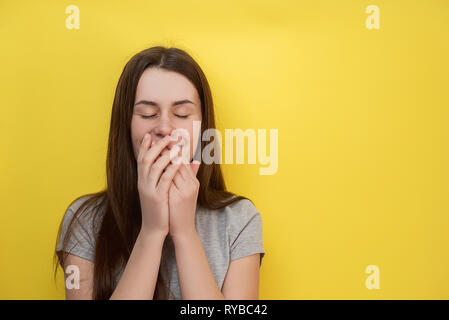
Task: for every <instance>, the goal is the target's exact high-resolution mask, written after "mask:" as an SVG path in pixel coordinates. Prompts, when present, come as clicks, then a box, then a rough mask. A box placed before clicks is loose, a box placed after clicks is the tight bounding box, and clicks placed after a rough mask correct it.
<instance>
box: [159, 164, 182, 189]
mask: <svg viewBox="0 0 449 320" xmlns="http://www.w3.org/2000/svg"><path fill="white" fill-rule="evenodd" d="M180 165H181V163H177V164H176V163H175V164H174V163H171V164H169V165H168V166H167V168H166V170H165V172H164V173H163V174H162V176H161V178H160V180H159V183H158V185H157V188H158V189H159V190H160V191H161V192H167V191H168V189H169V188H170V185H171V182H172V181H173V178H174V177H175V175H176V173H177V172H178V169H179V167H180Z"/></svg>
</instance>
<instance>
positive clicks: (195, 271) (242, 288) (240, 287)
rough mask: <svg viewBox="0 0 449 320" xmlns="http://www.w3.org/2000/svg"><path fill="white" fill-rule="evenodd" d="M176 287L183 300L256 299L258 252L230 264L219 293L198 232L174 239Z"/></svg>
mask: <svg viewBox="0 0 449 320" xmlns="http://www.w3.org/2000/svg"><path fill="white" fill-rule="evenodd" d="M173 243H174V245H175V252H176V265H177V267H178V278H179V285H180V288H181V295H182V298H183V299H184V300H212V299H225V300H257V299H259V297H258V296H259V270H260V253H256V254H252V255H249V256H246V257H242V258H239V259H235V260H233V261H231V262H230V264H229V267H228V271H227V273H226V277H225V279H224V282H223V287H222V290H221V291H220V289H219V288H218V286H217V283H216V282H215V278H214V276H213V274H212V271H211V269H210V267H209V262H208V261H207V258H206V255H205V253H204V250H203V247H202V245H201V241H200V239H199V236H198V233H196V232H194V233H192V234H191V235H190V236H185V237H182V238H180V237H178V238H176V237H174V238H173Z"/></svg>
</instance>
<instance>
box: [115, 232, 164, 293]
mask: <svg viewBox="0 0 449 320" xmlns="http://www.w3.org/2000/svg"><path fill="white" fill-rule="evenodd" d="M164 239H165V235H162V234H161V235H159V234H155V233H153V234H145V233H143V232H140V233H139V236H138V237H137V240H136V243H135V244H134V248H133V251H132V252H131V255H130V257H129V260H128V262H127V264H126V267H125V270H124V271H123V275H122V277H121V278H120V281H119V283H118V284H117V287H116V288H115V290H114V292H113V293H112V296H111V298H110V299H111V300H116V299H131V300H145V299H146V300H151V299H153V295H154V290H155V287H156V282H157V276H158V273H159V266H160V262H161V254H162V247H163V244H164Z"/></svg>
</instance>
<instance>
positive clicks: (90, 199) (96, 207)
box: [62, 194, 103, 241]
mask: <svg viewBox="0 0 449 320" xmlns="http://www.w3.org/2000/svg"><path fill="white" fill-rule="evenodd" d="M96 200H97V201H96ZM98 200H100V199H98V198H95V196H94V195H93V194H87V195H83V196H80V197H78V198H75V199H74V200H73V201H72V202H71V203H70V204H69V206H68V208H67V210H66V212H65V214H64V217H63V221H62V224H63V226H62V228H63V230H64V233H65V231H66V230H67V228H68V226H69V224H71V225H72V228H71V230H73V232H75V233H77V234H84V235H87V236H88V239H89V240H90V241H92V239H93V238H94V234H95V232H96V231H97V228H98V227H99V221H98V219H97V218H101V217H102V213H103V210H102V208H101V206H100V201H98Z"/></svg>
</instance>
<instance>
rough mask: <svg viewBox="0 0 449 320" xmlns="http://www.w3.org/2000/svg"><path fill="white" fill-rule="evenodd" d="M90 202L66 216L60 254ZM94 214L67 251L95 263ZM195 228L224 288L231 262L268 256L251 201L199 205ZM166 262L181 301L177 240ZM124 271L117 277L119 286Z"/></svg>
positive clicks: (167, 246) (167, 247)
mask: <svg viewBox="0 0 449 320" xmlns="http://www.w3.org/2000/svg"><path fill="white" fill-rule="evenodd" d="M85 199H87V198H86V196H84V197H82V198H80V199H78V200H77V201H75V202H74V203H73V204H72V206H70V207H69V208H68V210H67V212H66V213H65V215H64V219H63V227H62V230H61V235H60V239H59V240H60V242H59V247H58V249H57V252H58V251H60V249H61V245H62V243H61V242H62V239H63V237H64V235H65V232H66V229H67V226H68V223H69V222H70V220H71V219H72V217H73V214H74V212H75V211H76V209H78V207H79V206H80V205H81V204H82V202H83V201H84V200H85ZM92 217H93V215H92V214H90V212H89V213H88V214H85V213H83V214H82V216H81V217H80V218H79V219H77V221H76V222H75V225H74V226H73V228H74V229H72V230H73V233H72V234H71V236H70V239H69V243H68V249H67V252H69V253H71V254H74V255H77V256H79V257H81V258H84V259H87V260H90V261H92V262H93V261H94V253H95V250H94V248H95V234H96V232H98V230H99V229H98V228H99V222H101V220H99V219H95V220H93V219H92ZM195 226H196V230H197V232H198V235H199V237H200V240H201V244H202V246H203V249H204V252H205V254H206V257H207V260H208V262H209V266H210V268H211V271H212V274H213V276H214V278H215V281H216V283H217V285H218V287H219V288H220V290H221V288H222V286H223V281H224V278H225V276H226V272H227V270H228V266H229V262H230V261H232V260H235V259H238V258H242V257H246V256H248V255H252V254H255V253H260V265H262V258H263V257H264V256H265V250H264V247H263V241H262V219H261V214H260V213H259V212H258V210H257V208H256V207H255V206H254V204H253V203H252V202H251V201H249V200H247V199H242V200H238V201H236V202H234V203H232V204H230V205H228V206H226V207H224V208H222V209H218V210H210V209H206V208H204V207H201V206H199V205H198V204H197V208H196V214H195ZM162 259H163V260H164V261H165V263H166V267H167V270H168V272H169V273H170V274H169V278H170V283H169V286H170V290H171V292H172V293H173V294H174V297H172V298H169V299H176V300H180V299H181V291H180V287H179V280H178V270H177V265H176V256H175V250H174V245H173V241H172V239H171V237H170V235H167V237H166V239H165V241H164V245H163V249H162ZM123 271H124V267H123V269H122V270H121V272H120V274H119V275H118V276H117V277H116V285H117V284H118V281H119V280H120V277H121V275H122V273H123Z"/></svg>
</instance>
